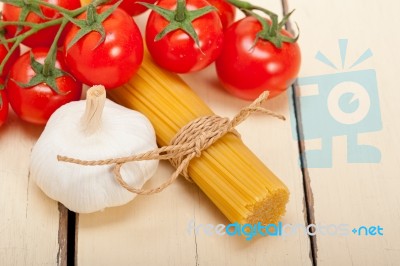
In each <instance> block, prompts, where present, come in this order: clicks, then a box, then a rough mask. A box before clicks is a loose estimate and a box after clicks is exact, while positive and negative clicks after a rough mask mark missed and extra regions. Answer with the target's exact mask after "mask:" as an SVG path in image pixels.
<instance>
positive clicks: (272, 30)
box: [227, 0, 298, 48]
mask: <svg viewBox="0 0 400 266" xmlns="http://www.w3.org/2000/svg"><path fill="white" fill-rule="evenodd" d="M227 1H228V2H229V3H230V4H232V5H234V6H235V7H237V8H239V9H240V10H241V11H242V12H243V13H244V14H245V15H246V16H252V17H254V18H256V19H257V20H258V21H259V23H260V24H261V27H262V28H261V30H260V32H258V33H257V36H256V39H255V40H254V44H253V46H252V47H254V46H255V44H256V43H257V41H258V40H259V39H262V40H267V41H270V42H271V43H273V44H274V45H275V47H277V48H281V47H282V43H284V42H288V43H293V42H296V41H297V39H298V35H297V36H296V37H295V38H291V37H288V36H285V35H282V34H281V29H282V27H283V26H284V25H285V23H286V22H287V21H288V19H289V17H290V15H291V14H292V13H293V11H292V12H290V13H289V14H287V15H285V16H284V17H283V19H282V21H280V22H279V21H278V15H277V14H275V13H274V12H272V11H270V10H268V9H266V8H263V7H260V6H255V5H253V4H251V3H249V2H245V1H241V0H227ZM255 10H257V11H261V12H262V13H264V14H266V15H267V16H269V17H270V19H271V22H268V21H267V20H266V19H265V18H263V17H262V16H260V15H258V14H257V13H255V12H254V11H255Z"/></svg>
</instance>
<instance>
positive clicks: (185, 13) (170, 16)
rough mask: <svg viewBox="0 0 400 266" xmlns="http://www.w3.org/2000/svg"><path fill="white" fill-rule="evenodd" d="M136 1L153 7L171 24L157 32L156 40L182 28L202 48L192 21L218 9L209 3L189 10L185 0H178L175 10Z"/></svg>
mask: <svg viewBox="0 0 400 266" xmlns="http://www.w3.org/2000/svg"><path fill="white" fill-rule="evenodd" d="M136 3H138V4H141V5H143V6H145V7H147V8H149V9H151V10H152V11H153V12H155V13H157V14H159V15H160V16H162V17H163V18H164V19H166V20H167V21H168V22H169V24H168V25H167V26H166V27H165V28H164V29H163V30H162V31H161V32H160V33H158V34H157V36H156V37H155V39H154V40H155V41H159V40H161V39H162V38H164V37H165V36H166V35H167V34H168V33H170V32H173V31H175V30H178V29H181V30H183V31H184V32H186V34H187V35H189V37H190V38H192V40H193V41H194V42H195V43H196V45H197V47H199V48H200V42H199V37H198V35H197V33H196V31H195V29H194V28H193V25H192V23H193V21H194V20H195V19H197V18H199V17H202V16H204V15H206V14H208V13H210V12H214V11H216V10H217V9H216V8H215V7H214V6H211V5H209V4H208V5H206V6H204V7H202V8H198V9H195V10H190V11H189V10H187V6H186V1H185V0H177V7H176V9H175V10H169V9H167V8H164V7H161V6H158V5H153V4H149V3H145V2H136ZM200 50H201V49H200Z"/></svg>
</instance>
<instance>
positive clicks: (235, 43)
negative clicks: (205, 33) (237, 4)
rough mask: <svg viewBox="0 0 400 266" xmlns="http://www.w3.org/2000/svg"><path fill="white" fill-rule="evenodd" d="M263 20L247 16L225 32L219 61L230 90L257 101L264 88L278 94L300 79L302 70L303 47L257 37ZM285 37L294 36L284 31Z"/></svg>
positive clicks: (223, 81) (222, 77)
mask: <svg viewBox="0 0 400 266" xmlns="http://www.w3.org/2000/svg"><path fill="white" fill-rule="evenodd" d="M261 28H262V27H261V23H260V22H259V21H258V20H257V19H256V18H254V17H246V18H243V19H241V20H239V21H237V22H235V23H234V24H232V25H231V26H230V27H229V28H228V29H227V30H226V31H225V39H224V49H223V51H222V53H221V55H220V57H219V58H218V59H217V61H216V69H217V74H218V78H219V80H220V82H221V83H222V85H223V87H224V88H225V89H226V90H227V91H228V92H230V93H232V94H234V95H236V96H238V97H240V98H243V99H246V100H254V99H255V98H257V96H258V95H259V94H261V93H262V92H263V91H265V90H268V91H269V92H270V95H269V97H270V98H271V97H275V96H277V95H278V94H280V93H282V92H283V91H285V90H286V89H287V88H288V87H289V86H290V85H291V84H292V83H293V82H294V80H295V79H296V77H297V74H298V72H299V69H300V61H301V55H300V48H299V46H298V44H297V43H296V42H293V43H289V42H282V45H281V48H277V47H276V46H275V45H274V44H273V43H271V42H270V41H267V40H264V39H261V38H259V39H257V42H256V43H255V40H256V38H257V33H259V32H260V30H261ZM280 34H282V35H283V36H288V37H291V35H290V34H289V33H288V32H287V31H285V30H283V29H282V30H280Z"/></svg>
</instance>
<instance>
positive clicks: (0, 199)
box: [0, 113, 66, 265]
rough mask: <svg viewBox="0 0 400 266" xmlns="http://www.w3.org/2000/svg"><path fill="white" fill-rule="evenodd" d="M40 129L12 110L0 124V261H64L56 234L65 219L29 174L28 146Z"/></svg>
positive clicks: (13, 262)
mask: <svg viewBox="0 0 400 266" xmlns="http://www.w3.org/2000/svg"><path fill="white" fill-rule="evenodd" d="M41 131H42V128H41V127H36V126H32V125H28V124H26V123H23V122H22V121H21V120H19V119H18V118H17V117H16V116H15V115H14V114H13V113H11V114H10V117H9V121H8V122H7V123H6V124H5V125H3V127H2V128H0V213H1V216H0V234H1V240H0V265H65V264H63V260H64V258H65V254H66V253H65V252H66V250H65V249H60V247H61V246H62V245H59V238H58V236H59V225H60V224H63V223H64V224H65V221H63V220H60V215H59V211H58V206H57V202H54V201H52V200H50V199H48V198H47V197H46V196H45V195H44V194H43V193H42V192H41V191H40V189H39V188H38V187H37V186H36V185H35V184H34V182H32V181H31V179H30V177H29V162H30V153H31V148H32V146H33V144H34V142H35V141H36V139H37V138H38V137H39V135H40V133H41ZM64 235H65V234H64Z"/></svg>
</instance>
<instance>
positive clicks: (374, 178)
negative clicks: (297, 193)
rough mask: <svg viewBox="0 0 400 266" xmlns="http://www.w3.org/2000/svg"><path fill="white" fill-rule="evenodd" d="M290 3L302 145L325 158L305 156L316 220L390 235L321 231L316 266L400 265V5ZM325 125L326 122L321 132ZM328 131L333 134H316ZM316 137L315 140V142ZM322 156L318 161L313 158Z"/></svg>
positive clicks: (358, 0) (292, 0)
mask: <svg viewBox="0 0 400 266" xmlns="http://www.w3.org/2000/svg"><path fill="white" fill-rule="evenodd" d="M288 2H289V5H290V7H291V8H296V12H295V14H294V16H293V20H294V21H296V22H297V23H298V24H299V25H300V28H301V38H300V45H301V47H302V51H303V68H302V71H301V74H300V77H301V79H300V80H299V84H300V86H299V88H298V89H297V90H296V97H297V99H298V100H299V106H300V107H301V108H300V109H299V110H298V112H299V114H300V116H301V123H302V132H303V134H304V143H303V144H304V145H303V146H304V148H305V150H306V151H309V150H320V151H319V152H318V151H317V152H314V155H313V154H311V153H308V154H307V156H306V160H305V163H306V165H307V166H308V168H307V169H306V171H305V172H306V173H307V175H308V176H307V177H308V179H309V180H310V184H309V187H308V190H309V191H312V194H310V195H309V196H310V197H309V203H310V204H311V205H313V206H312V207H313V208H312V209H310V210H311V211H313V213H311V214H312V216H313V217H315V218H314V219H313V221H312V222H313V223H316V224H325V225H327V224H335V225H337V224H348V228H349V231H350V230H352V229H353V228H356V229H359V227H360V226H367V227H369V226H378V225H379V226H380V227H382V228H383V231H382V233H383V236H380V235H378V234H377V232H375V233H376V234H377V235H375V236H373V235H369V236H365V231H361V233H362V234H361V235H358V231H355V233H352V232H351V231H350V232H348V234H346V235H344V236H338V235H334V236H329V235H326V236H323V235H321V234H318V233H317V235H316V248H317V253H316V255H317V262H318V263H320V264H322V265H350V264H352V265H353V264H354V265H399V263H400V229H399V227H398V222H399V221H400V208H399V202H400V194H399V193H398V188H399V186H400V179H399V174H400V167H399V159H398V158H399V157H398V150H399V148H400V142H399V138H398V135H399V133H400V123H399V122H398V118H397V114H399V113H400V106H399V104H398V102H399V100H400V91H399V89H398V82H397V77H398V71H397V69H396V68H395V67H393V66H394V64H395V63H394V62H398V61H399V60H400V53H398V51H397V49H396V48H395V47H398V46H399V45H400V38H399V37H398V36H397V35H394V34H393V31H394V30H395V29H393V27H395V26H397V25H400V18H399V16H398V15H397V10H398V9H399V8H400V2H398V1H386V2H384V3H382V2H381V3H379V2H376V1H372V0H368V1H362V0H354V1H345V0H338V1H327V0H325V1H318V0H310V1H300V0H289V1H288ZM346 40H347V41H346ZM339 47H342V49H341V50H340V49H339ZM346 47H347V49H346ZM368 49H370V50H368ZM318 52H320V53H319V55H318ZM364 52H366V53H364ZM322 54H323V55H324V56H325V57H326V59H329V61H330V62H331V63H332V64H330V63H329V62H328V61H327V60H326V59H324V58H323V56H322ZM316 55H318V56H316ZM362 55H366V56H364V57H363V56H362ZM368 55H370V57H368ZM316 57H318V58H319V59H320V60H319V61H318V60H315V59H316ZM359 58H364V59H365V60H364V61H362V60H360V61H359V60H358V59H359ZM355 62H359V64H357V63H355ZM392 62H393V63H392ZM330 65H331V66H330ZM332 65H335V66H336V67H337V69H335V68H333V67H332ZM352 65H353V67H352ZM311 76H312V77H313V78H309V77H311ZM346 93H349V94H348V95H347V96H346V95H345V94H346ZM351 94H353V95H351ZM307 95H308V96H307ZM335 95H336V96H337V98H335ZM349 95H350V96H356V98H358V103H357V101H356V102H354V103H353V105H352V102H351V101H350V100H349V98H348V99H347V100H346V99H345V97H349ZM341 97H343V98H341ZM368 99H369V100H370V101H369V104H368ZM376 99H378V101H375V100H376ZM340 101H344V102H340ZM346 101H347V103H346ZM364 105H365V106H367V108H366V110H367V112H366V113H365V114H363V113H362V111H363V109H362V108H364V107H363V106H364ZM315 106H317V107H315ZM327 106H330V108H331V109H328V108H327ZM338 107H339V108H338ZM313 108H314V109H313ZM346 113H347V114H346ZM311 114H313V115H311ZM327 114H329V115H327ZM332 117H333V118H334V119H332ZM311 119H313V120H311ZM346 119H354V120H351V121H349V120H346ZM320 121H323V122H321V123H323V124H321V125H318V123H320ZM315 123H317V124H315ZM322 127H323V128H328V130H326V131H318V130H319V128H322ZM339 130H342V131H341V132H340V131H339ZM312 131H314V132H317V133H316V134H314V136H313V132H312ZM317 134H320V135H319V136H318V135H317ZM356 139H357V141H358V144H359V145H361V144H362V145H370V146H372V147H375V149H374V148H367V147H365V146H364V147H362V146H359V145H356V141H355V140H356ZM316 154H318V155H317V156H319V160H318V159H316V158H315V157H313V156H315V155H316ZM379 155H380V156H379ZM362 230H363V229H362Z"/></svg>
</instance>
